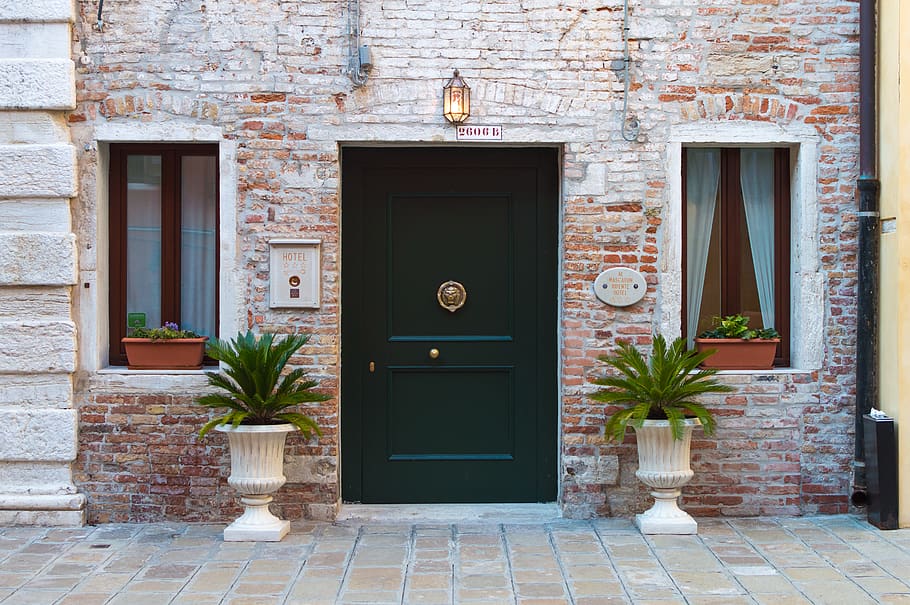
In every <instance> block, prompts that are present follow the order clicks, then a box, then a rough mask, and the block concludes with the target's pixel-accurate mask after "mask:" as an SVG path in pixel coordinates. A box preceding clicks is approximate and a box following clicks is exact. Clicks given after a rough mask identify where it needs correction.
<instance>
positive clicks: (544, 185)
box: [339, 143, 563, 503]
mask: <svg viewBox="0 0 910 605" xmlns="http://www.w3.org/2000/svg"><path fill="white" fill-rule="evenodd" d="M402 149H419V150H420V151H421V152H423V151H426V152H427V153H429V154H432V153H433V152H434V151H437V150H440V151H442V150H465V151H468V150H473V151H476V152H477V153H476V154H475V155H476V156H479V157H483V156H485V155H491V154H495V153H496V152H501V151H508V150H510V149H521V150H530V151H529V152H528V153H534V150H536V151H537V153H538V154H539V155H540V156H541V159H540V160H539V166H545V165H549V166H550V167H551V168H552V169H551V170H550V169H547V170H540V171H539V175H538V184H539V186H538V208H537V213H538V224H540V221H542V220H543V221H547V225H548V226H547V230H546V231H547V232H546V233H542V232H541V231H540V230H539V231H538V235H540V236H541V238H540V239H541V240H544V241H541V246H540V250H541V255H540V256H539V257H538V262H539V263H540V267H541V268H540V269H538V280H539V281H538V303H539V304H538V309H537V317H538V324H539V325H543V326H544V329H541V330H539V331H538V334H537V342H538V348H537V369H538V375H537V391H538V392H539V393H541V394H542V395H541V396H540V397H539V398H538V399H537V406H538V408H537V418H538V423H537V443H538V450H537V469H538V471H537V479H536V481H537V486H536V493H537V500H538V501H539V502H554V501H558V500H559V499H560V497H559V491H558V490H559V484H560V483H561V482H560V480H559V473H558V465H559V460H560V445H561V443H562V439H561V417H560V414H561V409H562V406H561V398H560V395H561V388H560V384H561V383H560V378H559V377H560V350H561V349H560V344H561V339H560V338H559V330H560V323H559V318H560V309H561V304H560V303H561V300H562V297H561V289H560V286H561V283H562V278H561V275H562V274H561V270H560V268H561V262H562V259H563V254H562V247H561V246H562V236H561V232H562V231H561V230H562V197H561V193H562V191H561V183H562V158H563V150H562V146H561V145H556V144H541V145H526V146H498V145H497V146H487V145H476V146H458V147H454V146H451V145H446V146H441V145H420V144H400V143H399V144H395V145H376V144H366V145H365V144H342V145H339V172H340V174H341V179H340V203H339V209H340V210H339V211H340V217H339V223H340V231H341V237H340V242H341V243H340V247H339V250H340V258H339V263H340V274H341V293H340V302H339V313H340V317H341V353H340V360H341V386H340V392H341V396H340V399H339V440H340V443H339V457H340V469H339V473H340V479H341V483H340V488H341V489H340V494H339V497H340V498H341V501H342V502H353V503H358V502H360V501H361V500H362V494H363V488H362V486H363V477H362V473H363V462H362V456H363V453H364V452H363V421H362V405H363V394H364V393H363V389H364V387H363V382H362V376H363V368H361V369H359V370H357V369H353V368H352V367H351V365H352V362H351V360H365V359H366V357H365V351H363V349H362V347H361V343H360V342H359V340H358V338H357V330H358V325H357V322H358V321H360V319H361V318H362V317H363V309H362V303H363V297H362V296H361V295H360V292H359V290H357V294H356V295H352V294H351V290H352V288H351V287H350V286H348V287H347V288H345V284H351V283H354V282H355V280H358V276H359V275H361V274H362V270H363V265H362V262H361V261H360V255H352V254H351V253H348V254H346V250H351V249H352V248H353V246H351V245H348V246H345V244H344V242H345V241H346V240H347V241H352V240H354V241H356V242H357V248H358V249H359V248H360V245H361V242H362V239H363V232H362V228H363V226H362V221H361V220H359V218H352V214H353V213H352V212H350V211H349V212H348V213H347V214H346V213H345V206H346V200H347V207H348V208H352V209H356V211H357V212H360V210H361V207H362V206H361V205H360V204H361V201H360V200H359V199H357V200H356V201H352V200H353V199H354V198H358V197H359V196H360V195H361V191H360V189H359V188H358V187H357V185H356V184H355V183H356V182H355V181H354V179H355V178H356V175H352V174H351V172H350V168H351V167H350V166H349V167H348V168H349V170H345V151H346V150H375V151H370V152H367V153H371V152H374V153H376V154H377V155H379V154H381V153H382V152H383V151H396V150H402ZM442 153H446V152H445V151H442ZM440 155H441V154H440ZM546 155H551V157H550V158H549V160H548V162H545V161H544V158H545V156H546ZM363 165H364V166H365V165H366V164H365V163H364V164H363ZM546 267H549V269H548V270H545V268H546ZM547 291H549V293H550V295H546V294H545V293H546V292H547ZM352 305H355V306H356V312H355V313H354V315H355V317H354V318H351V317H350V315H351V314H350V313H348V314H347V315H348V317H347V318H346V317H345V315H346V314H345V313H344V309H348V310H350V309H351V306H352ZM345 361H347V362H348V364H347V365H348V367H347V368H345ZM363 363H366V362H365V361H363Z"/></svg>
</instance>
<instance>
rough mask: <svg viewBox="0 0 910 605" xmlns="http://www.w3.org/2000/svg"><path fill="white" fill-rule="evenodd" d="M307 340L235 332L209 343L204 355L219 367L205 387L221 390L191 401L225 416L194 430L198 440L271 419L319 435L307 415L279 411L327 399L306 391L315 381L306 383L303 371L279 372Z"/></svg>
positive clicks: (300, 369)
mask: <svg viewBox="0 0 910 605" xmlns="http://www.w3.org/2000/svg"><path fill="white" fill-rule="evenodd" d="M308 340H309V336H307V335H303V334H297V335H291V336H287V337H285V338H280V339H276V338H275V336H274V335H273V334H263V335H261V336H259V337H258V338H257V337H256V336H255V335H254V334H253V333H252V331H247V332H246V333H245V334H243V333H238V334H237V336H236V337H235V338H233V339H231V340H229V341H227V340H220V339H215V340H212V341H211V342H210V343H209V345H208V349H207V350H208V354H209V356H210V357H212V358H213V359H216V360H218V361H220V362H221V363H222V364H223V367H224V369H223V370H222V372H220V373H216V372H207V373H206V375H207V376H208V381H209V385H210V386H212V387H215V388H218V389H220V390H221V391H222V392H220V393H210V394H207V395H203V396H202V397H200V398H199V399H197V403H199V404H200V405H202V406H205V407H210V408H216V409H219V408H222V409H223V408H227V409H228V412H227V413H226V414H225V415H223V416H219V417H217V418H214V419H213V420H210V421H209V422H207V423H206V424H205V425H204V426H203V427H202V429H201V430H200V432H199V434H200V436H204V435H205V434H206V433H207V432H208V431H210V430H211V429H212V428H213V427H215V426H218V425H222V424H228V423H230V424H231V425H233V426H239V425H240V424H244V423H250V424H269V423H272V422H274V421H276V420H285V421H287V422H290V423H291V424H293V425H294V426H296V427H297V428H298V429H300V431H301V432H302V433H303V434H304V436H305V437H309V436H310V435H312V434H313V433H316V434H317V435H319V434H321V433H320V431H319V427H318V426H316V422H315V421H314V420H313V419H312V418H310V417H309V416H307V415H305V414H302V413H300V412H297V411H285V410H288V408H292V407H294V406H297V405H300V404H303V403H313V402H320V401H326V400H328V399H331V396H330V395H327V394H325V393H318V392H315V391H312V390H311V389H313V388H314V387H316V386H317V384H318V383H317V382H316V381H315V380H309V379H307V378H306V371H305V370H304V369H303V368H295V369H293V370H291V371H289V372H287V373H285V371H284V370H285V368H286V367H287V365H288V363H290V360H291V358H292V357H293V356H294V354H295V353H297V351H299V350H300V348H301V347H303V346H304V345H305V344H306V343H307V341H308Z"/></svg>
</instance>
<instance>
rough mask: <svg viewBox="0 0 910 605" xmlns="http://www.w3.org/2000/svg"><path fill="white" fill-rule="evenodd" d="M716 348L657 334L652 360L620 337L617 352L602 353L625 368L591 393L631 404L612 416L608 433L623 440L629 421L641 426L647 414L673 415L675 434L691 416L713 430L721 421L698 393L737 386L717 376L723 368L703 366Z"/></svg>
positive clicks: (652, 416)
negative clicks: (688, 344)
mask: <svg viewBox="0 0 910 605" xmlns="http://www.w3.org/2000/svg"><path fill="white" fill-rule="evenodd" d="M713 352H714V351H713V350H712V351H706V352H704V353H698V352H696V351H694V350H690V349H687V347H686V341H685V339H683V338H677V339H676V340H675V341H673V343H672V344H670V345H668V344H667V341H666V340H665V339H664V337H663V336H662V335H660V334H657V335H655V336H654V344H653V348H652V352H651V357H650V359H649V360H648V361H645V358H644V357H643V356H642V354H641V353H640V352H639V351H638V349H636V348H635V347H634V346H632V345H631V344H629V343H620V344H619V345H618V346H617V349H616V352H615V353H614V354H613V355H601V356H600V357H598V359H600V360H601V361H603V362H604V363H606V364H608V365H610V366H612V367H614V368H616V369H617V370H619V375H618V376H603V377H600V378H597V379H596V380H595V381H594V383H595V384H597V385H600V386H604V387H608V388H606V389H602V390H599V391H597V392H596V393H594V394H593V395H592V396H591V397H592V398H593V399H594V400H595V401H600V402H603V403H608V404H611V405H618V406H623V407H624V408H625V409H622V410H620V411H618V412H616V413H614V414H613V415H612V416H610V418H609V419H608V420H607V424H606V426H605V432H606V434H607V436H608V437H609V438H611V439H617V440H622V438H623V434H624V433H625V431H626V426H628V425H629V424H631V425H632V426H633V427H641V426H642V424H643V422H644V421H645V420H663V419H666V420H669V421H670V428H671V430H672V432H673V437H674V438H675V439H680V438H681V437H682V434H683V420H685V418H686V417H687V416H694V417H695V418H698V419H699V420H700V421H701V424H702V427H703V428H704V431H705V434H706V435H711V434H712V433H713V432H714V427H715V422H714V416H713V415H712V414H711V412H710V411H709V410H708V409H707V408H705V407H704V406H703V405H702V404H701V403H699V402H698V400H697V399H698V397H699V396H700V395H704V394H706V393H727V392H730V391H732V390H733V389H732V388H731V387H729V386H727V385H723V384H720V383H718V382H717V381H716V380H714V379H713V378H711V377H712V376H713V375H714V374H716V373H717V370H711V369H701V368H699V367H698V366H699V364H700V363H701V362H703V361H704V360H705V359H706V358H707V357H708V356H709V355H711V354H712V353H713Z"/></svg>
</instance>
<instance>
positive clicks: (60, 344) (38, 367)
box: [0, 320, 76, 458]
mask: <svg viewBox="0 0 910 605" xmlns="http://www.w3.org/2000/svg"><path fill="white" fill-rule="evenodd" d="M0 351H3V352H4V354H3V355H0V374H20V375H21V374H31V373H35V372H51V373H54V372H56V373H67V372H73V371H74V370H75V360H76V326H75V325H74V324H73V323H72V322H70V321H46V322H38V321H27V320H24V321H23V320H20V321H13V322H10V321H3V322H0ZM0 441H2V439H0ZM0 448H2V444H0ZM0 458H2V456H0Z"/></svg>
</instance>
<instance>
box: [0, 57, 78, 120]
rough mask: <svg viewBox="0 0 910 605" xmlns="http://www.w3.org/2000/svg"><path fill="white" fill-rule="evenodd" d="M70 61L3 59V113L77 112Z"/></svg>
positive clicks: (0, 87) (0, 82)
mask: <svg viewBox="0 0 910 605" xmlns="http://www.w3.org/2000/svg"><path fill="white" fill-rule="evenodd" d="M75 107H76V68H75V65H74V64H73V62H72V61H71V60H69V59H0V109H60V110H65V109H75Z"/></svg>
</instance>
